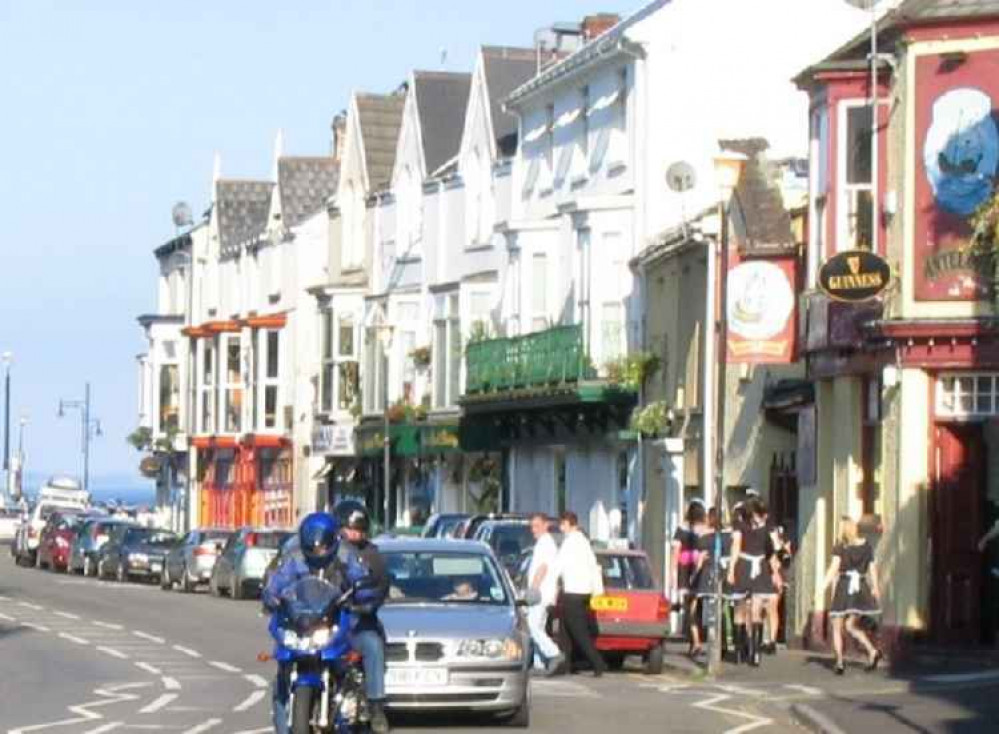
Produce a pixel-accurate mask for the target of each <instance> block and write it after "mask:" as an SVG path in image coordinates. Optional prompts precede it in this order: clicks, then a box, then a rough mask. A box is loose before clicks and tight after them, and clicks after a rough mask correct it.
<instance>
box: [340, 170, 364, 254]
mask: <svg viewBox="0 0 999 734" xmlns="http://www.w3.org/2000/svg"><path fill="white" fill-rule="evenodd" d="M343 198H344V202H343V206H341V207H340V214H341V226H340V231H341V242H340V267H341V269H343V270H354V269H356V268H359V267H361V266H362V265H363V264H364V243H363V239H364V196H363V194H362V192H361V190H360V186H358V184H357V183H356V182H355V181H353V180H348V181H347V183H346V186H345V189H344V197H343Z"/></svg>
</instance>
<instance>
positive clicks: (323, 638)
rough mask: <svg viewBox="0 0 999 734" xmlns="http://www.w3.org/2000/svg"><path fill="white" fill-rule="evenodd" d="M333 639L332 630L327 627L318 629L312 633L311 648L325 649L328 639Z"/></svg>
mask: <svg viewBox="0 0 999 734" xmlns="http://www.w3.org/2000/svg"><path fill="white" fill-rule="evenodd" d="M332 637H333V630H331V629H330V628H329V627H320V628H319V629H317V630H316V631H315V632H313V633H312V640H311V642H312V646H313V647H326V646H327V645H328V644H329V642H330V639H331V638H332Z"/></svg>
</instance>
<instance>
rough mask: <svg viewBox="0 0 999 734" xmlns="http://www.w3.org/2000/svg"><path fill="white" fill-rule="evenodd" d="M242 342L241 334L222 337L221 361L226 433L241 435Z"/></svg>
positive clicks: (224, 427)
mask: <svg viewBox="0 0 999 734" xmlns="http://www.w3.org/2000/svg"><path fill="white" fill-rule="evenodd" d="M241 342H242V340H241V338H240V336H239V334H225V335H223V337H222V353H221V355H220V356H221V359H222V361H223V364H224V366H225V371H224V372H223V373H222V377H223V384H222V400H223V403H222V404H223V413H222V414H223V420H224V426H223V429H224V432H225V433H239V432H240V431H242V429H243V367H242V359H243V353H242V343H241Z"/></svg>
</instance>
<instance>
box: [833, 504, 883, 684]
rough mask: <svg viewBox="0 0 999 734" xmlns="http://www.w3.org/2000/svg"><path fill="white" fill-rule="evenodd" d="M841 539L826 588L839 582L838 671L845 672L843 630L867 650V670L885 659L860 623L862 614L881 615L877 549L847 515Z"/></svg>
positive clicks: (836, 597) (835, 645)
mask: <svg viewBox="0 0 999 734" xmlns="http://www.w3.org/2000/svg"><path fill="white" fill-rule="evenodd" d="M839 541H840V542H839V543H838V544H837V545H836V547H835V548H834V549H833V555H832V560H831V561H830V563H829V570H828V571H827V572H826V580H825V588H826V589H828V588H829V587H831V586H833V585H834V584H835V590H834V591H833V599H832V604H830V605H829V617H830V618H831V619H832V631H833V649H834V650H835V652H836V667H835V668H834V670H835V672H836V675H843V673H844V672H845V670H846V668H845V666H844V664H843V630H844V628H845V629H846V632H847V633H848V634H849V635H850V636H851V637H852V638H853V639H855V640H856V641H857V642H859V643H860V644H861V645H862V646H863V648H864V649H865V650H866V651H867V666H866V670H868V671H872V670H875V669H876V668H877V667H878V663H879V662H880V661H881V651H880V650H878V648H877V646H876V645H875V644H874V643H873V642H872V641H871V638H870V637H869V636H868V634H867V633H866V632H865V631H864V630H862V629H860V628H859V627H857V620H858V619H859V618H861V617H877V616H878V615H880V614H881V610H880V609H879V607H878V602H879V601H880V598H881V594H880V592H879V590H878V572H877V567H876V566H875V565H874V551H873V550H872V549H871V545H870V543H868V542H867V540H866V539H864V538H861V537H860V536H859V534H858V532H857V523H856V522H855V521H854V520H852V519H851V518H849V517H843V518H841V519H840V523H839Z"/></svg>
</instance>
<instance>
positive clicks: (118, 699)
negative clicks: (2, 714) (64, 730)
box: [7, 683, 152, 734]
mask: <svg viewBox="0 0 999 734" xmlns="http://www.w3.org/2000/svg"><path fill="white" fill-rule="evenodd" d="M150 685H152V684H151V683H122V684H121V685H117V686H109V687H107V688H97V689H95V690H94V694H95V695H96V696H97V697H98V698H97V699H96V700H94V701H88V702H87V703H81V704H77V705H76V706H69V707H68V710H69V712H70V713H71V714H73V718H71V719H61V720H59V721H50V722H47V723H44V724H34V725H32V726H24V727H21V728H20V729H11V730H10V731H9V732H8V733H7V734H25V733H26V732H30V731H43V730H45V729H54V728H55V727H59V726H70V725H72V724H83V723H85V722H88V721H99V720H100V719H102V718H103V717H102V716H101V715H100V714H99V713H97V712H95V711H91V709H93V708H98V707H100V706H108V705H111V704H115V703H122V702H124V701H135V700H136V699H138V698H139V696H138V694H136V693H126V691H130V690H132V689H135V688H144V687H146V686H150Z"/></svg>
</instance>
